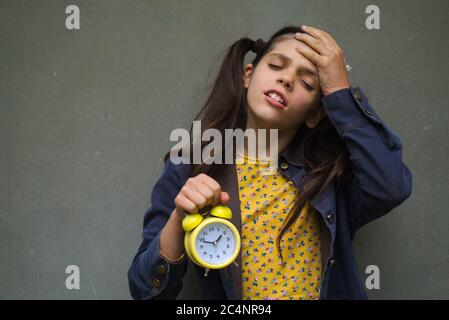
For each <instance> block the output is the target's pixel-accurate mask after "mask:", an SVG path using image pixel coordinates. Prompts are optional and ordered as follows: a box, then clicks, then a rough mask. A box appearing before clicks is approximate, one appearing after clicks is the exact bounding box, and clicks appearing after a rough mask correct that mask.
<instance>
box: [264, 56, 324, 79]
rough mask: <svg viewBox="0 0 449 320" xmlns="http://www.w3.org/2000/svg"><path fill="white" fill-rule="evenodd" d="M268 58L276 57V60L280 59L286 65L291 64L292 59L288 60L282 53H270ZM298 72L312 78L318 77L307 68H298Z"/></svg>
mask: <svg viewBox="0 0 449 320" xmlns="http://www.w3.org/2000/svg"><path fill="white" fill-rule="evenodd" d="M268 56H277V57H278V58H280V59H281V60H283V61H284V62H286V63H291V62H292V59H290V58H289V57H287V56H286V55H284V54H282V53H270V54H269V55H268ZM299 70H300V71H302V72H305V73H308V74H311V75H312V76H315V77H318V75H317V74H316V72H315V71H314V70H313V69H311V68H309V67H307V66H299Z"/></svg>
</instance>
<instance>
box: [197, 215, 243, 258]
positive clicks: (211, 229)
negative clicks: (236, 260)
mask: <svg viewBox="0 0 449 320" xmlns="http://www.w3.org/2000/svg"><path fill="white" fill-rule="evenodd" d="M235 245H236V243H235V238H234V233H233V232H232V231H231V229H230V228H229V227H228V226H226V225H224V224H222V223H219V222H214V223H211V224H208V225H206V226H204V227H203V229H202V230H200V232H199V233H198V236H197V237H196V239H195V248H196V251H197V252H198V255H199V257H200V258H201V259H202V260H203V261H204V262H206V263H209V264H221V263H224V262H226V261H228V260H229V259H230V258H231V257H232V255H233V253H234V250H235Z"/></svg>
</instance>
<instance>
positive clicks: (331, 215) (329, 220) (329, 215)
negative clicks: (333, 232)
mask: <svg viewBox="0 0 449 320" xmlns="http://www.w3.org/2000/svg"><path fill="white" fill-rule="evenodd" d="M326 219H327V221H328V222H329V223H333V222H334V214H333V213H332V212H329V214H328V215H327V217H326Z"/></svg>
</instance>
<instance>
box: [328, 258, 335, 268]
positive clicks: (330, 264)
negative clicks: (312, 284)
mask: <svg viewBox="0 0 449 320" xmlns="http://www.w3.org/2000/svg"><path fill="white" fill-rule="evenodd" d="M334 264H335V259H331V260H330V261H329V266H330V267H332V266H333V265H334Z"/></svg>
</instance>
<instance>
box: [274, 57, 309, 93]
mask: <svg viewBox="0 0 449 320" xmlns="http://www.w3.org/2000/svg"><path fill="white" fill-rule="evenodd" d="M268 65H269V66H270V68H272V69H275V70H279V69H282V67H281V66H278V65H275V64H271V63H269V64H268ZM301 81H302V83H304V85H305V86H306V87H307V89H309V90H313V87H312V86H311V85H310V84H308V83H307V82H305V81H304V80H301Z"/></svg>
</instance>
